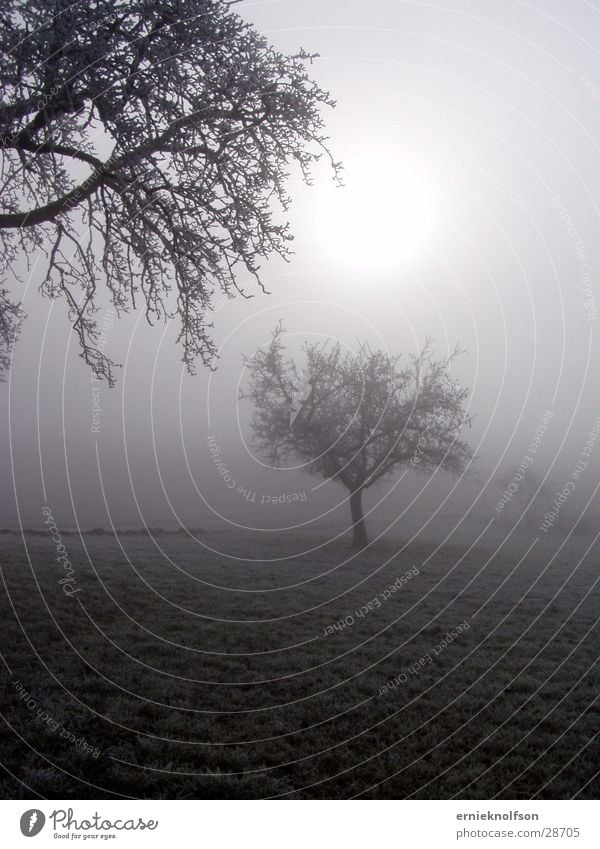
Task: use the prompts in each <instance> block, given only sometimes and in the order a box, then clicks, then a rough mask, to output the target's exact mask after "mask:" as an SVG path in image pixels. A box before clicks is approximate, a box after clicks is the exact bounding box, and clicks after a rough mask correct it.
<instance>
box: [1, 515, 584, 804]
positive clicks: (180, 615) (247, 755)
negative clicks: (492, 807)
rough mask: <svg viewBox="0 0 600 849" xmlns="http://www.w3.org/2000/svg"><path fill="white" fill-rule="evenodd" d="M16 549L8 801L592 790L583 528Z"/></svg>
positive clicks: (10, 607)
mask: <svg viewBox="0 0 600 849" xmlns="http://www.w3.org/2000/svg"><path fill="white" fill-rule="evenodd" d="M1 539H2V551H3V554H2V576H3V581H4V586H3V591H2V602H1V605H2V607H1V616H0V622H1V623H2V624H1V630H2V644H1V645H2V648H1V651H2V654H3V656H4V667H3V675H4V685H3V697H2V715H3V718H4V722H3V723H2V726H1V731H0V762H1V763H2V764H3V767H4V769H3V771H2V773H1V775H2V777H1V779H0V795H1V796H3V797H21V798H31V797H35V796H40V797H46V798H88V797H89V798H120V797H136V798H138V797H139V798H165V797H168V798H222V797H226V798H265V797H278V798H350V797H355V796H357V797H360V798H404V797H412V798H421V799H424V798H483V799H491V798H500V799H520V798H532V797H536V798H570V797H572V796H576V797H577V798H591V797H593V796H594V794H595V793H597V790H598V788H597V787H595V786H594V773H595V769H596V766H595V763H594V751H593V737H594V733H595V728H596V727H597V714H596V715H595V713H594V704H595V702H594V699H595V689H594V680H593V666H592V665H593V663H594V660H595V656H596V652H595V651H594V642H595V640H596V641H597V633H594V631H593V628H594V607H595V606H596V608H597V602H598V598H597V593H596V592H595V590H594V580H595V575H596V574H597V561H598V547H597V546H594V545H592V546H591V547H590V545H589V540H587V539H576V538H573V539H572V540H571V541H570V542H569V545H568V546H565V547H564V548H563V549H560V550H558V551H557V546H555V545H553V544H552V543H551V542H548V541H542V542H540V543H539V544H537V545H534V546H533V548H530V546H531V540H530V539H523V540H522V541H521V542H519V541H518V540H517V541H515V540H511V545H510V546H502V547H501V548H499V549H496V546H495V545H487V546H486V545H482V544H478V545H474V546H471V547H469V546H467V545H462V546H461V545H451V544H448V543H446V544H444V545H439V544H435V543H432V542H429V543H427V542H418V541H412V542H410V543H403V542H402V540H387V541H379V542H376V543H375V544H374V545H373V546H372V547H371V548H370V549H369V550H367V551H366V552H362V553H360V554H356V553H354V552H353V551H352V549H351V548H350V547H349V546H348V544H347V542H346V540H344V539H338V540H336V541H334V542H330V543H327V542H326V537H325V536H324V535H323V536H320V535H318V534H316V533H314V534H307V535H300V534H296V535H295V536H294V535H291V536H284V535H282V534H272V533H271V534H268V533H265V534H262V535H257V534H254V535H252V536H250V535H244V534H243V533H241V532H231V531H229V530H223V531H211V532H208V533H204V534H198V535H197V536H196V538H194V537H193V536H188V535H187V534H185V533H183V534H177V535H161V534H159V535H157V536H156V537H155V538H154V539H153V538H151V536H149V535H148V534H139V535H123V536H120V537H118V538H117V537H115V536H114V535H112V534H96V535H85V536H84V537H83V538H80V537H79V536H77V535H75V536H66V537H65V538H64V545H65V548H66V550H67V552H68V559H69V564H70V577H71V581H70V583H69V584H65V583H64V582H63V583H62V584H61V583H60V581H61V579H64V577H65V572H64V562H63V563H61V562H59V561H57V559H56V552H55V550H54V547H53V542H52V539H51V538H49V537H48V536H47V535H46V536H43V535H31V534H29V535H26V536H25V541H23V540H22V539H21V537H20V536H19V535H13V534H5V535H3V536H2V538H1ZM528 550H529V551H528ZM409 574H410V575H411V577H410V578H407V577H406V576H407V575H409ZM66 586H68V587H70V590H69V591H68V592H65V591H64V590H65V587H66ZM394 586H395V587H396V589H395V590H394V591H393V592H392V590H391V588H392V587H394ZM74 590H76V592H75V591H74ZM361 611H362V613H361Z"/></svg>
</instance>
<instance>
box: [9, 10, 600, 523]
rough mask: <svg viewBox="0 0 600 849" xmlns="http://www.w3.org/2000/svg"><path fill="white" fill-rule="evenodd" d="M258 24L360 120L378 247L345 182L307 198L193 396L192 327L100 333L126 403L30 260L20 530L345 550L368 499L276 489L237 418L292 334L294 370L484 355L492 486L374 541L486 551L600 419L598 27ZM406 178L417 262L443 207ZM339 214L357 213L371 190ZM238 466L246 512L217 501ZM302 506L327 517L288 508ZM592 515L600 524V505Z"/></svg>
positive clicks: (573, 19)
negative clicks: (286, 256)
mask: <svg viewBox="0 0 600 849" xmlns="http://www.w3.org/2000/svg"><path fill="white" fill-rule="evenodd" d="M235 8H236V11H237V12H238V13H239V14H240V15H241V16H242V17H243V18H244V19H246V20H248V21H249V22H251V23H253V24H254V25H255V26H256V27H257V28H258V29H259V30H260V31H261V32H262V33H264V34H265V36H266V37H267V38H268V40H269V41H270V42H271V43H272V44H273V45H274V46H275V47H276V48H277V49H279V50H281V51H282V52H284V53H291V52H294V51H296V50H297V49H298V48H300V47H303V48H305V49H306V50H308V51H315V52H318V53H319V54H320V58H319V59H316V60H315V62H314V64H313V66H312V70H311V73H312V76H313V77H314V78H315V79H316V81H317V82H318V83H319V85H321V86H322V87H323V88H325V89H329V90H330V91H331V93H332V95H333V96H334V97H335V98H336V100H337V102H338V105H337V108H336V109H335V110H334V111H333V112H330V113H328V114H327V115H326V116H325V117H326V120H327V127H328V132H329V135H330V138H331V144H330V147H331V150H332V151H333V153H334V155H335V157H336V159H340V160H341V161H342V163H343V164H344V165H345V166H346V171H347V174H348V177H349V178H350V177H351V175H352V173H353V169H356V170H357V171H360V173H361V174H362V175H363V182H364V180H365V176H364V175H366V182H367V184H368V188H369V192H365V191H364V186H363V189H362V192H363V194H362V197H363V199H364V202H363V203H362V207H361V209H360V216H361V220H360V221H359V226H358V232H360V231H361V229H363V230H366V231H368V234H369V240H368V242H365V244H364V245H363V246H362V248H363V250H362V252H360V253H359V254H356V255H355V254H354V253H353V250H351V249H350V248H351V246H350V245H349V243H348V241H346V243H344V239H343V228H341V230H342V235H340V228H339V227H336V226H335V224H336V215H338V214H340V213H336V212H335V207H333V209H334V211H333V213H332V212H331V211H330V212H329V213H327V210H328V209H330V204H331V203H334V204H335V203H336V202H335V201H331V192H332V191H333V190H334V189H333V187H332V186H331V174H330V170H329V169H328V167H327V164H326V163H325V162H323V163H322V168H320V169H317V170H316V172H315V175H314V176H315V179H314V185H313V186H312V187H306V186H304V185H303V183H302V181H301V180H300V178H299V175H298V174H293V175H292V176H291V178H290V183H289V191H290V194H291V196H292V199H293V205H292V208H291V210H290V213H289V217H290V220H291V222H292V231H293V233H294V235H295V237H296V238H295V241H294V243H293V248H294V251H295V256H294V257H293V259H292V261H291V262H290V263H285V262H284V261H283V260H277V259H275V260H272V261H271V262H269V263H266V264H265V265H264V266H263V279H264V282H265V286H266V288H267V289H268V290H269V293H270V294H265V293H262V292H261V291H260V290H258V289H257V288H256V285H255V284H254V282H253V281H252V280H251V279H247V280H245V279H244V277H243V275H242V276H241V278H240V283H241V284H242V285H243V286H244V288H245V289H246V291H247V294H248V295H252V296H253V297H252V298H249V299H243V298H240V297H238V298H237V299H235V300H232V301H227V300H226V299H223V298H220V299H219V297H218V296H217V298H216V304H217V309H216V311H215V313H214V316H213V321H214V329H213V336H214V339H215V340H216V342H217V344H218V345H219V347H220V359H219V362H218V369H217V371H216V372H214V373H211V372H209V371H208V370H206V369H203V368H202V366H201V365H199V366H198V373H197V375H196V376H193V377H192V376H190V375H188V374H187V373H186V372H185V369H184V366H183V364H182V363H181V360H180V356H181V352H180V350H179V348H178V347H177V346H176V345H175V338H176V333H177V328H176V326H175V324H173V325H172V326H171V325H165V326H161V325H159V326H155V327H150V326H148V325H147V323H146V321H145V319H144V315H143V312H137V313H131V314H129V315H126V316H122V317H121V318H120V319H118V320H116V317H115V316H114V314H113V313H111V311H110V310H109V307H108V301H107V302H106V309H105V312H104V313H103V312H102V311H101V312H100V313H99V316H98V318H99V321H100V324H101V326H102V325H103V327H104V331H105V335H106V340H105V353H107V354H108V355H109V356H110V357H111V358H112V359H113V360H115V361H117V362H119V363H122V364H123V367H122V368H121V369H119V370H118V371H117V381H118V382H117V386H116V388H114V389H112V390H111V389H109V388H108V385H107V384H106V383H100V382H99V381H97V380H96V378H94V377H93V375H92V373H91V371H90V370H89V368H87V367H86V365H85V364H84V362H83V361H82V360H81V359H80V358H79V356H78V353H79V351H78V347H77V343H76V340H75V339H73V337H72V334H71V333H70V325H69V322H68V320H67V316H66V309H65V305H64V304H63V303H61V302H60V301H58V302H52V301H49V300H47V299H43V298H42V297H41V296H40V295H39V294H38V292H37V287H38V285H39V283H40V281H41V278H42V276H43V269H44V265H43V258H42V257H39V258H38V257H30V263H31V264H30V266H29V268H26V267H25V265H23V277H24V280H23V283H19V282H15V283H14V287H13V291H17V290H18V289H22V291H23V303H24V308H25V310H26V312H27V314H28V319H27V321H26V322H25V323H24V325H23V330H22V333H21V337H20V340H19V342H18V344H17V346H16V349H15V352H14V359H13V366H12V370H11V372H10V374H9V376H8V380H7V382H6V383H4V384H2V385H0V394H1V398H2V412H1V416H2V425H1V428H0V430H1V440H2V441H1V444H0V468H1V474H2V479H3V481H4V483H5V485H4V487H3V490H4V497H3V501H2V505H1V508H0V527H5V528H15V529H16V528H19V527H20V526H23V527H38V526H39V525H40V524H41V519H42V517H41V512H40V511H41V507H42V505H43V504H44V502H45V501H46V502H47V504H48V505H49V506H50V507H51V508H52V510H53V514H54V516H55V518H56V521H57V522H58V524H59V525H60V526H61V527H62V528H63V529H66V528H77V527H80V528H82V529H88V528H93V527H98V526H100V527H104V528H110V527H111V525H114V526H116V527H120V528H123V527H128V528H132V527H140V526H142V525H143V524H147V525H150V526H162V527H165V528H173V529H175V528H177V527H179V526H180V525H183V526H186V527H189V528H199V527H200V528H206V529H209V528H222V529H224V530H227V529H251V532H253V533H257V534H264V533H265V532H270V531H272V530H283V529H288V528H291V527H294V528H297V529H298V530H303V531H307V532H308V531H314V532H315V533H319V532H321V531H322V529H325V528H327V529H333V530H336V531H339V532H342V531H343V530H344V529H345V528H347V527H348V524H349V516H348V515H347V514H348V512H349V511H348V507H347V503H346V502H345V500H344V499H345V497H346V493H345V491H344V490H343V489H342V488H341V487H340V486H338V485H336V484H334V483H332V482H324V481H323V480H322V479H320V478H318V477H312V476H308V475H306V474H304V473H302V472H301V471H298V470H294V469H289V470H274V469H270V468H268V467H267V466H265V465H264V463H263V461H262V459H261V458H260V457H258V456H256V455H255V453H254V450H253V444H252V434H251V431H250V428H249V419H250V415H251V410H250V408H249V406H248V404H247V402H239V403H238V389H239V385H240V382H242V383H243V381H244V369H243V361H242V354H246V355H251V354H252V353H253V351H254V350H255V348H256V346H258V345H261V344H264V343H265V342H267V341H268V339H269V334H270V331H271V330H272V329H273V327H274V326H275V325H276V323H277V321H278V320H280V319H281V320H282V321H283V323H284V325H285V327H286V329H287V331H288V333H289V334H290V336H289V348H290V351H291V352H294V351H298V350H299V348H300V344H301V342H302V341H303V340H304V339H310V340H312V339H314V338H318V337H323V336H334V337H335V338H338V339H340V340H341V341H342V342H343V343H344V344H346V345H348V346H349V347H350V348H356V346H357V339H366V340H368V341H369V342H371V343H372V344H373V345H376V346H377V347H383V348H387V349H388V350H389V351H390V352H391V353H397V352H403V353H406V354H407V355H408V354H409V353H411V352H415V351H416V350H417V348H418V347H419V346H420V345H422V343H423V341H424V339H425V337H426V336H427V335H429V336H431V337H432V338H433V340H434V343H435V350H436V353H438V354H439V355H441V356H444V355H446V354H448V353H450V352H451V351H452V349H453V348H454V346H455V344H456V343H457V342H459V343H460V345H461V347H462V348H464V349H465V351H466V353H465V354H464V355H463V356H461V357H460V358H459V359H458V360H457V361H456V363H455V364H454V366H453V370H452V371H453V375H454V376H455V377H457V378H458V379H459V380H460V381H461V382H462V383H463V384H465V385H466V386H468V387H470V389H471V399H470V404H469V409H470V411H471V413H472V414H474V415H475V420H474V422H473V426H472V428H471V429H470V430H467V431H466V432H465V434H464V437H465V438H466V439H467V440H468V441H469V442H470V444H471V445H472V447H473V448H474V450H475V453H476V455H477V457H476V460H475V462H474V464H473V467H472V469H471V470H470V472H469V473H468V475H467V476H465V478H464V479H461V480H460V481H455V480H453V479H452V478H451V477H450V476H448V475H446V474H445V473H442V472H439V473H436V474H435V475H434V476H433V477H432V478H431V479H428V478H421V477H419V476H418V475H416V474H415V473H414V472H411V471H406V472H401V473H400V475H397V476H396V477H394V478H393V479H392V480H390V481H389V482H386V483H384V484H383V485H382V486H380V487H379V488H374V489H373V490H371V491H370V492H369V493H368V496H367V498H366V499H365V510H366V512H367V513H368V512H369V511H372V512H371V513H370V515H368V519H367V521H368V523H369V525H370V526H371V527H372V528H373V531H374V532H384V531H386V529H387V528H388V527H389V526H390V525H391V523H394V522H396V521H397V524H395V525H393V526H392V527H390V528H389V530H388V531H387V532H388V533H390V534H395V535H399V536H401V535H403V534H405V533H406V532H407V531H410V532H411V533H412V532H415V531H418V530H419V529H422V531H421V532H422V534H423V535H424V536H425V537H427V536H436V535H439V534H444V533H446V532H447V531H449V530H452V529H453V528H454V527H455V526H457V533H462V532H465V531H466V533H467V534H468V535H470V536H471V537H472V536H473V535H474V533H475V532H476V533H479V530H480V529H483V528H484V527H485V526H486V525H487V524H488V523H489V522H490V520H491V519H492V518H495V519H496V521H499V518H498V516H497V514H496V513H495V511H494V505H495V504H496V503H497V501H498V499H499V497H500V495H501V493H502V491H503V489H504V486H503V485H502V484H501V483H500V482H499V479H502V478H503V476H504V477H506V476H507V475H508V476H509V479H510V475H511V474H512V470H513V468H514V467H515V466H516V465H518V464H519V462H520V461H521V459H522V458H523V456H524V455H525V454H527V450H528V446H529V445H530V443H531V441H532V438H533V437H534V433H535V429H536V427H538V424H539V422H540V420H541V419H542V417H543V416H544V414H545V412H546V411H550V412H551V413H552V416H551V418H550V419H549V423H548V426H547V427H546V429H545V430H544V433H543V437H542V438H541V441H540V444H539V448H538V450H537V452H536V454H535V458H534V462H533V464H532V465H531V467H530V469H531V471H532V472H534V473H535V474H536V475H537V476H539V478H540V479H542V478H544V476H546V475H548V478H549V479H551V481H552V483H551V491H554V489H556V490H560V489H561V488H562V487H563V486H564V484H565V483H566V482H567V481H568V479H569V476H570V474H571V472H572V470H573V468H574V467H575V466H576V465H577V463H578V461H579V460H580V458H581V452H582V450H584V448H585V445H586V440H587V439H588V438H589V437H588V433H589V432H590V431H591V430H593V428H594V424H595V422H596V421H597V419H598V417H599V416H600V397H599V392H598V377H597V373H596V369H595V368H594V363H595V362H596V361H597V356H598V351H597V348H598V340H597V338H596V337H597V331H595V325H596V322H597V307H598V300H597V299H598V298H600V290H599V289H598V284H597V282H596V269H597V268H598V264H599V262H600V248H599V239H598V234H599V232H600V215H599V210H598V205H597V198H598V197H600V185H599V182H600V169H599V168H598V162H599V159H600V149H599V138H600V63H599V61H598V58H599V56H598V53H599V51H598V49H597V47H595V46H594V45H593V44H592V43H591V42H590V37H591V36H590V34H591V33H592V32H593V31H594V29H595V28H596V27H597V26H598V24H599V22H600V12H599V11H598V10H597V9H596V8H594V7H593V6H592V5H591V4H590V3H587V2H581V0H580V1H579V2H575V3H572V4H565V3H562V2H545V0H544V2H542V0H537V2H535V3H522V2H504V3H496V4H493V3H486V4H480V3H475V2H466V0H461V1H460V2H459V0H453V2H451V3H438V4H436V5H432V4H429V3H424V2H391V0H385V1H384V0H375V2H372V3H369V4H364V3H359V2H347V1H346V2H341V0H340V2H327V3H322V2H316V0H305V2H302V3H296V2H293V1H292V0H280V1H279V2H265V3H252V2H244V3H240V4H238V5H237V6H236V7H235ZM397 164H400V165H399V167H400V168H401V170H402V173H404V172H405V171H408V172H409V173H411V172H412V171H413V170H417V171H418V173H419V174H420V175H422V176H423V179H424V183H423V193H424V194H427V202H428V206H427V215H428V221H427V227H426V228H425V227H424V228H423V233H422V236H423V238H421V239H420V240H418V239H416V238H415V240H414V241H413V244H411V245H407V244H406V239H407V235H406V234H407V231H408V230H410V223H411V217H412V216H413V215H415V216H416V215H418V214H421V213H420V211H419V210H418V209H416V208H415V205H417V206H418V201H419V196H418V191H417V195H415V191H414V187H413V188H412V189H411V192H410V193H408V195H405V194H404V192H403V190H402V180H401V179H400V180H399V181H397V180H393V179H390V180H389V181H388V180H387V179H386V174H390V175H392V172H393V170H394V168H395V166H396V165H397ZM369 174H371V179H370V180H369ZM336 191H338V192H342V193H343V192H345V191H351V185H350V182H349V183H348V188H347V189H340V190H336ZM369 195H370V196H369ZM344 203H345V201H342V205H343V204H344ZM351 208H352V209H354V208H355V207H353V206H351ZM278 214H279V215H281V218H282V220H284V216H283V214H282V213H278ZM328 215H329V217H328ZM363 216H364V218H362V217H363ZM361 221H364V227H363V225H362V224H361ZM345 226H346V230H348V226H347V225H345ZM353 238H354V241H356V235H354V236H353ZM390 248H391V249H392V250H390ZM346 249H347V250H346ZM345 254H346V255H345ZM394 255H395V256H397V260H394V259H393V257H394ZM357 256H360V261H358V259H357ZM369 256H372V262H369V261H368V258H369ZM382 256H385V257H386V259H385V261H383V262H382V261H381V259H382ZM390 257H392V258H391V259H390ZM8 282H9V284H10V281H8ZM209 438H212V441H211V442H210V443H209ZM215 444H216V445H218V447H219V449H220V452H219V456H220V458H221V459H222V460H223V461H224V462H225V464H226V466H227V469H228V472H229V474H230V475H231V477H232V479H233V480H234V481H235V483H236V486H235V487H234V488H228V486H227V484H226V483H225V482H224V480H223V479H222V477H221V476H220V475H219V470H218V469H217V467H216V464H215V462H214V454H212V453H211V451H210V445H213V446H214V445H215ZM587 462H588V465H587V467H586V469H585V472H584V473H583V474H581V476H580V477H579V479H578V480H577V485H576V488H575V490H574V492H573V494H572V496H571V497H570V499H569V502H570V504H569V510H570V511H571V513H573V511H574V512H575V513H579V512H581V511H583V510H584V508H585V506H586V504H587V502H588V500H589V499H590V497H591V496H592V495H593V494H594V492H595V488H596V487H597V482H598V480H599V479H600V478H599V474H598V473H599V470H600V447H595V450H592V451H591V453H590V455H589V456H588V457H587ZM239 488H241V489H242V490H243V492H242V493H240V492H238V489H239ZM294 494H297V495H298V496H300V495H301V494H302V495H303V496H304V497H302V498H300V497H299V498H298V500H295V501H294V500H290V501H287V500H286V499H285V496H286V495H294ZM281 496H284V499H283V503H281V501H282V500H281ZM548 497H549V496H548ZM268 498H270V499H276V500H275V503H273V502H272V500H271V502H269V501H268V500H267V499H268ZM550 502H551V498H550ZM550 506H551V504H550V503H549V504H548V509H549V508H550ZM587 509H588V514H589V515H590V516H591V518H592V523H593V522H594V521H596V519H597V517H598V516H599V515H600V510H599V508H598V506H597V505H596V499H592V501H591V503H590V506H589V508H587ZM565 510H566V508H565ZM517 513H518V511H517ZM430 519H431V521H430ZM458 523H462V524H458ZM374 535H375V534H374Z"/></svg>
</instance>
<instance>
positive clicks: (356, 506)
mask: <svg viewBox="0 0 600 849" xmlns="http://www.w3.org/2000/svg"><path fill="white" fill-rule="evenodd" d="M350 511H351V513H352V545H353V547H354V548H358V549H361V548H366V547H367V545H368V544H369V540H368V538H367V528H366V526H365V520H364V518H363V511H362V489H356V490H355V491H354V492H351V493H350Z"/></svg>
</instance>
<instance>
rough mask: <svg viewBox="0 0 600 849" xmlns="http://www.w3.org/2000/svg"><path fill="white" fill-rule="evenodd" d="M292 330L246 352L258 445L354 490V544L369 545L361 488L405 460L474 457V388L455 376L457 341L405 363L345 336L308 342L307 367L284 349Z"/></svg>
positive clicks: (424, 463) (422, 464) (450, 464)
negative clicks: (463, 434) (346, 341)
mask: <svg viewBox="0 0 600 849" xmlns="http://www.w3.org/2000/svg"><path fill="white" fill-rule="evenodd" d="M284 334H285V331H284V328H283V327H282V325H281V324H279V325H278V326H277V328H276V329H275V331H274V332H273V335H272V339H271V342H270V343H269V345H267V346H266V347H263V348H259V349H258V350H257V351H256V353H255V354H254V356H253V357H251V358H246V359H245V363H246V367H247V369H248V372H249V380H248V385H247V387H246V388H245V389H244V390H242V392H241V397H242V398H245V399H248V400H250V401H251V402H252V404H253V407H254V410H253V417H252V428H253V430H254V433H255V436H256V440H257V443H258V447H259V449H260V451H261V452H262V453H263V455H264V456H265V457H266V458H267V460H268V461H269V462H270V463H272V464H273V465H274V466H282V465H284V464H286V463H287V462H289V461H290V459H295V460H297V461H300V462H301V463H304V464H305V467H306V470H307V471H309V472H312V473H314V474H317V475H321V476H322V477H324V478H330V479H333V480H336V481H338V482H339V483H341V484H342V485H343V486H344V487H345V488H346V489H347V490H348V492H349V500H350V510H351V516H352V527H353V544H354V546H355V547H356V548H364V547H365V546H366V545H367V544H368V537H367V531H366V527H365V522H364V517H363V509H362V496H363V493H364V491H365V490H366V489H368V488H369V487H371V486H373V485H374V484H376V483H378V482H380V481H382V480H383V479H384V478H385V477H386V476H388V475H391V474H392V473H393V472H394V471H396V470H397V469H398V467H400V466H409V467H412V468H413V469H415V470H416V471H418V472H421V473H423V474H431V472H432V471H433V470H434V469H437V468H442V469H446V470H448V471H450V472H453V473H456V474H460V473H461V472H462V471H464V470H465V468H466V466H467V464H468V462H469V461H470V459H471V457H472V452H471V449H470V448H469V446H468V445H467V444H466V443H465V442H463V441H462V440H461V439H460V438H459V433H460V431H461V429H462V427H463V426H464V425H465V424H470V421H471V419H470V416H469V415H468V413H467V412H466V409H465V402H466V399H467V396H468V390H467V389H465V388H463V387H461V386H460V384H459V383H458V382H457V381H456V380H455V379H453V378H452V377H451V376H450V374H449V367H450V364H451V363H452V361H453V359H454V358H455V357H456V356H457V355H458V354H459V353H460V351H459V350H458V349H456V350H455V352H454V353H453V354H452V355H450V356H449V357H447V358H445V359H442V360H436V359H434V357H433V355H432V346H431V341H430V340H427V341H426V343H425V346H424V347H423V349H422V350H421V351H420V352H419V354H417V355H414V356H411V357H410V358H409V360H408V362H407V365H406V366H405V367H403V368H402V367H401V366H400V359H401V358H400V356H390V355H388V354H387V353H385V352H384V351H380V350H372V349H371V348H370V347H369V346H368V345H367V344H366V343H361V344H360V346H359V349H358V351H357V352H356V353H352V352H348V351H346V350H344V348H343V347H342V345H341V344H340V343H339V342H333V341H331V340H329V341H327V342H325V343H305V345H304V346H303V354H304V359H305V366H304V368H303V369H302V371H300V370H299V367H298V365H297V364H296V362H295V361H294V360H293V359H292V358H287V359H286V356H285V345H284V341H283V338H284Z"/></svg>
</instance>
